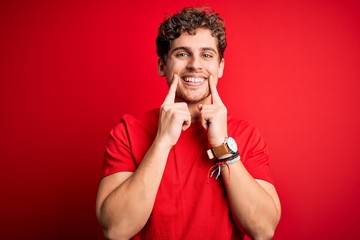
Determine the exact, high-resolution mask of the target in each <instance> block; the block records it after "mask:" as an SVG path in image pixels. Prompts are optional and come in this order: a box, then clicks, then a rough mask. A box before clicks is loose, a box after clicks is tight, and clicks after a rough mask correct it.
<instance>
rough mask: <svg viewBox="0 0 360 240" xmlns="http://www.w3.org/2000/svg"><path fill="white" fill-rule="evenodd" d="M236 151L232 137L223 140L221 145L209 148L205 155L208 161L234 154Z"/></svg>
mask: <svg viewBox="0 0 360 240" xmlns="http://www.w3.org/2000/svg"><path fill="white" fill-rule="evenodd" d="M237 150H238V147H237V144H236V142H235V140H234V139H233V138H232V137H227V138H225V141H224V143H223V144H221V145H220V146H217V147H213V148H210V149H209V150H207V154H208V156H209V158H210V159H213V158H219V157H222V156H224V155H226V154H234V153H236V152H237Z"/></svg>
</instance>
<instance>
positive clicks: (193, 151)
mask: <svg viewBox="0 0 360 240" xmlns="http://www.w3.org/2000/svg"><path fill="white" fill-rule="evenodd" d="M156 44H157V53H158V55H159V61H158V72H159V74H160V75H161V76H165V77H166V80H167V82H168V84H169V86H170V87H169V92H168V94H167V96H166V97H165V100H164V102H163V104H162V106H161V107H160V109H155V110H152V111H150V112H147V113H145V114H142V115H140V116H136V117H134V116H130V115H125V116H123V118H122V119H121V121H120V123H119V124H118V125H117V126H116V127H115V128H114V129H113V130H112V131H111V134H110V138H109V141H108V144H107V147H106V157H105V161H104V169H103V176H104V177H103V179H102V180H101V183H100V186H99V192H98V197H97V217H98V220H99V222H100V224H101V225H102V227H103V230H104V234H105V236H106V237H107V238H109V239H131V238H133V239H242V238H243V237H244V234H247V235H248V236H250V237H251V238H253V239H271V238H272V236H273V234H274V231H275V228H276V226H277V224H278V222H279V219H280V203H279V199H278V196H277V193H276V190H275V187H274V185H273V181H272V178H271V176H270V173H269V166H268V162H269V156H268V152H267V149H266V144H265V142H264V140H263V139H262V138H261V136H260V135H259V132H258V131H257V130H256V129H255V128H254V127H251V126H250V125H249V124H247V123H246V122H244V121H241V120H237V119H236V118H235V117H233V116H231V115H228V114H227V109H226V107H225V106H224V104H223V102H222V101H221V98H220V96H219V94H218V92H217V89H216V85H217V83H218V79H219V78H221V77H222V75H223V70H224V64H225V62H224V58H223V55H224V51H225V48H226V38H225V28H224V22H223V19H222V18H221V17H220V16H219V15H218V14H216V13H214V12H212V11H211V10H209V9H200V8H185V9H183V10H182V11H180V12H178V13H176V14H174V15H173V16H170V17H168V18H167V19H165V20H164V22H163V23H162V24H161V25H160V27H159V33H158V37H157V39H156Z"/></svg>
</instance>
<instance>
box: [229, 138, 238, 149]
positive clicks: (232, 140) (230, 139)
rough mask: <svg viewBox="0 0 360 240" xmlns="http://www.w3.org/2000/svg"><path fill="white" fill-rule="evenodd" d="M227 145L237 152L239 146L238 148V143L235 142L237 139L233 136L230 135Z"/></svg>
mask: <svg viewBox="0 0 360 240" xmlns="http://www.w3.org/2000/svg"><path fill="white" fill-rule="evenodd" d="M227 145H228V147H229V148H230V150H231V151H233V152H237V150H238V148H237V144H236V142H235V140H234V139H233V138H232V137H229V138H228V139H227Z"/></svg>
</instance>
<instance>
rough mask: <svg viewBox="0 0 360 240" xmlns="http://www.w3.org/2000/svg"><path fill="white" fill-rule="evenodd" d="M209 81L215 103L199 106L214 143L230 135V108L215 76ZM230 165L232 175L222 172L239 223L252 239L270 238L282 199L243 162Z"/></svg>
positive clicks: (275, 224) (224, 169) (226, 170)
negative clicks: (221, 95)
mask: <svg viewBox="0 0 360 240" xmlns="http://www.w3.org/2000/svg"><path fill="white" fill-rule="evenodd" d="M209 85H210V86H209V87H210V91H211V95H212V99H213V103H212V104H210V105H199V106H198V107H199V111H200V113H201V119H202V125H203V127H204V128H206V129H207V130H208V141H209V143H210V144H211V145H212V146H213V147H215V146H219V145H221V144H222V143H223V141H224V139H225V137H227V110H226V107H225V105H224V104H223V102H222V101H221V99H220V96H219V94H218V92H217V89H216V85H215V83H214V81H213V78H212V77H210V78H209ZM225 157H226V156H225ZM229 167H230V172H231V175H230V179H228V178H229V171H228V169H227V168H223V169H222V171H221V173H222V175H223V179H224V182H225V186H226V188H227V194H228V199H229V204H230V206H231V209H232V213H233V216H234V218H235V219H236V222H237V224H238V225H239V227H240V228H241V229H242V230H243V231H244V232H245V233H246V234H248V235H249V236H250V237H251V238H253V239H271V238H272V236H273V234H274V231H275V228H276V226H277V224H278V222H279V219H280V202H279V198H278V196H277V193H276V190H275V188H274V186H273V185H272V184H270V183H268V182H265V181H261V180H255V179H254V178H253V177H252V176H251V175H250V174H249V172H248V171H247V170H246V168H245V167H244V165H243V164H242V163H241V162H237V163H234V164H232V165H230V166H229Z"/></svg>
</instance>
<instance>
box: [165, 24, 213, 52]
mask: <svg viewBox="0 0 360 240" xmlns="http://www.w3.org/2000/svg"><path fill="white" fill-rule="evenodd" d="M178 47H186V48H188V49H190V50H194V51H195V50H199V49H206V48H213V49H214V50H215V51H216V52H217V39H216V38H215V37H213V36H212V35H211V30H209V29H204V28H198V29H196V34H195V35H190V34H189V33H187V32H183V33H182V34H181V35H180V37H178V38H176V39H175V40H173V41H172V42H171V44H170V52H171V50H172V49H174V48H178Z"/></svg>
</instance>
